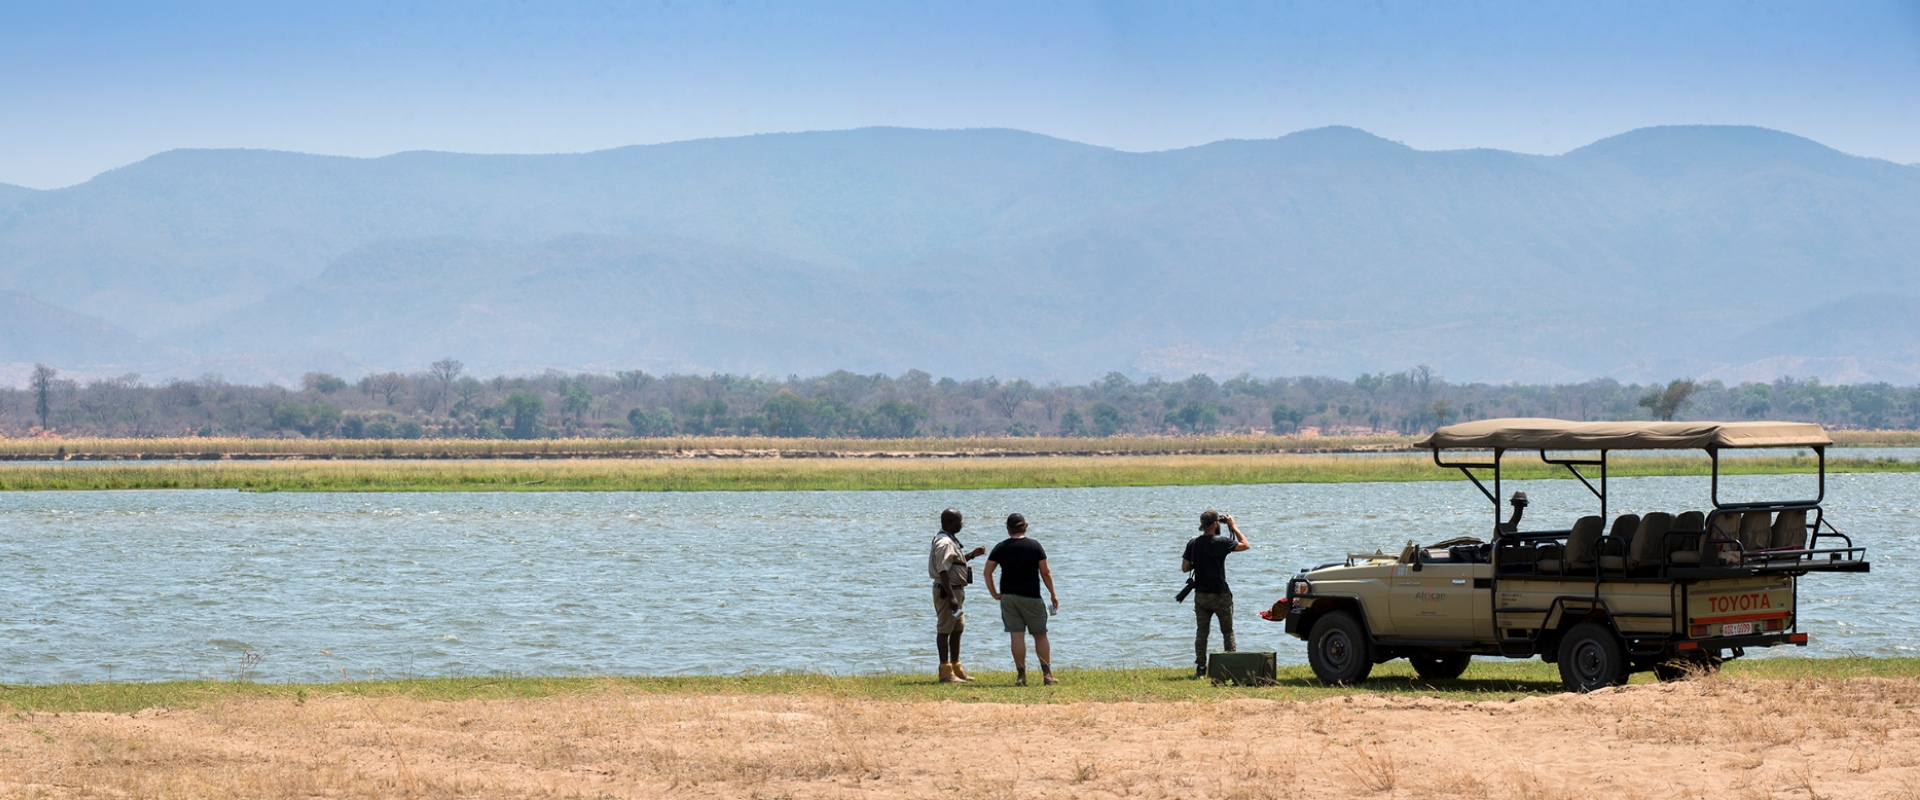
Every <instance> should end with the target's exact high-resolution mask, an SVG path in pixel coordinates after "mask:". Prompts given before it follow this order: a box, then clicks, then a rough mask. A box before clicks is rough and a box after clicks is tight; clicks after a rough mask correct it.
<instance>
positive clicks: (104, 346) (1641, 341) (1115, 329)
mask: <svg viewBox="0 0 1920 800" xmlns="http://www.w3.org/2000/svg"><path fill="white" fill-rule="evenodd" d="M1916 312H1920V167H1916V166H1907V165H1899V164H1893V163H1890V162H1885V161H1878V160H1873V159H1866V158H1859V157H1855V156H1850V155H1846V154H1844V153H1840V152H1838V151H1835V150H1832V149H1830V148H1827V147H1824V146H1822V145H1820V144H1817V143H1815V142H1812V141H1808V140H1806V139H1802V138H1799V137H1796V136H1792V135H1789V134H1785V133H1780V132H1776V131H1770V130H1765V129H1760V128H1746V127H1665V128H1649V129H1642V130H1637V131H1633V132H1630V133H1626V134H1622V135H1620V136H1616V137H1612V138H1609V139H1605V140H1602V141H1599V142H1596V143H1594V144H1592V145H1589V146H1587V147H1583V148H1580V149H1578V150H1575V151H1572V152H1570V153H1567V154H1565V155H1561V156H1530V155H1522V154H1516V153H1509V152H1502V151H1494V150H1466V151H1447V152H1424V151H1418V150H1413V149H1411V148H1408V147H1405V146H1403V145H1400V144H1397V143H1394V142H1390V141H1387V140H1384V139H1381V138H1378V137H1375V136H1372V135H1370V134H1367V133H1365V132H1363V131H1359V130H1355V129H1351V128H1324V129H1319V130H1311V131H1304V132H1301V133H1296V134H1293V135H1290V136H1285V137H1281V138H1278V139H1272V140H1262V141H1223V142H1216V143H1214V144H1209V145H1205V146H1201V147H1194V148H1188V149H1184V150H1173V151H1165V152H1155V153H1127V152H1119V151H1114V150H1108V149H1105V148H1100V147H1093V146H1089V145H1083V144H1076V143H1073V142H1067V141H1062V140H1058V139H1052V138H1048V137H1045V136H1040V135H1036V134H1030V133H1023V132H1019V131H1007V130H964V131H927V130H907V129H891V128H874V129H863V130H854V131H839V132H822V133H800V134H777V135H763V136H751V137H743V138H734V139H711V140H701V141H693V142H682V143H676V144H665V145H648V146H636V147H625V148H619V149H615V150H607V151H602V152H595V153H584V154H576V155H537V156H511V155H459V154H450V153H432V152H415V153H401V154H398V155H393V156H388V157H385V158H375V159H355V158H340V157H330V156H314V155H303V154H298V153H283V152H268V151H253V150H180V151H173V152H168V153H162V154H160V155H156V156H154V157H152V158H148V159H146V160H144V161H141V162H139V163H136V164H132V165H129V166H126V167H122V168H120V169H116V170H112V171H110V172H107V173H104V174H102V175H100V176H98V177H95V178H94V179H92V180H90V181H87V182H86V183H82V184H79V185H76V186H71V187H67V188H64V189H57V190H51V191H35V190H30V189H23V188H20V187H15V186H7V185H4V184H0V364H4V363H5V362H12V366H11V367H0V382H3V383H18V382H19V381H18V378H17V377H16V376H18V375H22V374H24V369H23V368H22V367H21V365H23V364H30V363H31V362H34V361H45V362H47V363H51V364H54V365H55V366H59V367H61V368H62V369H65V370H69V371H77V372H81V373H117V372H124V371H138V372H143V373H146V374H147V375H149V376H150V377H159V376H166V375H184V376H189V377H191V376H193V375H197V374H199V373H200V372H205V371H212V372H220V373H222V374H224V375H225V376H226V377H227V379H228V380H234V381H246V382H253V381H261V380H281V381H287V380H291V379H294V378H297V376H298V375H299V374H300V373H302V372H304V371H307V370H309V369H325V370H329V371H335V372H339V373H341V374H345V375H347V376H348V377H357V375H358V374H360V373H362V372H365V371H367V370H372V369H402V370H406V369H417V368H420V367H423V366H424V365H425V364H427V363H428V362H430V361H433V360H435V359H438V358H443V357H449V356H451V357H454V358H458V359H461V360H462V361H464V362H466V363H467V364H468V365H469V366H470V367H472V368H473V369H474V370H475V371H477V372H480V373H482V374H488V373H491V372H496V371H538V370H540V369H543V368H546V367H557V368H563V369H590V370H603V371H611V370H614V369H629V368H635V367H638V368H644V369H648V370H652V371H656V372H658V371H680V372H703V373H704V372H710V371H724V372H744V373H764V374H778V375H785V374H788V373H799V374H813V373H818V372H824V371H827V370H832V369H839V368H845V369H851V370H854V371H858V372H887V373H890V374H897V373H899V372H901V371H904V370H906V369H909V368H919V369H924V370H927V371H930V372H933V373H935V374H941V375H955V376H978V375H989V374H993V375H999V376H1001V377H1011V376H1016V375H1017V376H1024V377H1029V378H1035V379H1041V380H1047V379H1058V380H1068V381H1077V380H1082V379H1086V378H1088V377H1091V376H1095V375H1099V374H1103V373H1105V372H1107V371H1109V370H1116V369H1117V370H1121V371H1126V372H1131V373H1133V374H1135V375H1146V374H1161V375H1165V376H1167V377H1170V378H1180V377H1185V376H1186V375H1188V374H1191V373H1193V372H1210V373H1214V374H1216V375H1230V374H1233V373H1238V372H1241V371H1250V372H1253V373H1255V374H1261V375H1292V374H1329V375H1336V376H1341V377H1351V376H1353V375H1355V374H1358V373H1360V372H1370V371H1378V370H1400V369H1404V368H1406V367H1409V366H1412V365H1414V364H1420V363H1425V364H1430V365H1432V366H1433V367H1435V368H1436V369H1437V370H1438V371H1439V372H1440V373H1441V374H1442V375H1444V376H1446V377H1447V378H1449V379H1451V380H1455V381H1469V380H1491V381H1508V380H1513V381H1529V382H1531V381H1578V380H1584V379H1587V378H1590V377H1595V376H1601V375H1612V376H1615V377H1619V378H1621V379H1623V380H1650V379H1664V378H1670V377H1679V376H1683V375H1691V376H1694V377H1720V378H1723V379H1727V380H1729V381H1737V380H1742V379H1768V378H1772V377H1775V376H1777V375H1781V374H1792V375H1799V376H1808V375H1818V376H1821V377H1823V378H1825V379H1827V380H1830V381H1836V380H1837V381H1848V382H1852V381H1862V380H1888V381H1892V382H1896V383H1902V384H1911V383H1915V382H1920V322H1916V320H1920V315H1917V314H1916Z"/></svg>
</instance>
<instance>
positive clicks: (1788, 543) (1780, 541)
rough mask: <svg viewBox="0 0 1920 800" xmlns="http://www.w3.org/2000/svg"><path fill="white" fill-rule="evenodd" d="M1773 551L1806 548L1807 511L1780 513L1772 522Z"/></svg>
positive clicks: (1795, 510) (1801, 509)
mask: <svg viewBox="0 0 1920 800" xmlns="http://www.w3.org/2000/svg"><path fill="white" fill-rule="evenodd" d="M1771 544H1772V546H1773V549H1775V550H1781V549H1786V550H1799V549H1801V548H1804V547H1806V546H1807V510H1806V509H1804V508H1799V509H1794V510H1792V511H1782V512H1780V516H1778V517H1775V518H1774V520H1773V541H1772V543H1771Z"/></svg>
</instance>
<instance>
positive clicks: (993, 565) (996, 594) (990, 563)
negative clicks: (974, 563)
mask: <svg viewBox="0 0 1920 800" xmlns="http://www.w3.org/2000/svg"><path fill="white" fill-rule="evenodd" d="M999 567H1000V562H998V561H994V560H993V559H987V594H988V595H989V596H991V597H992V598H993V599H995V600H998V599H1000V590H999V589H995V588H993V571H994V570H996V569H999Z"/></svg>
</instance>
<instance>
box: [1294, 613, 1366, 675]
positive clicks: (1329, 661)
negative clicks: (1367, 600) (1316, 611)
mask: <svg viewBox="0 0 1920 800" xmlns="http://www.w3.org/2000/svg"><path fill="white" fill-rule="evenodd" d="M1307 665H1308V666H1310V667H1313V674H1314V675H1315V676H1317V677H1319V678H1320V680H1322V681H1325V682H1327V683H1331V684H1333V685H1335V686H1346V685H1350V684H1355V683H1359V682H1361V681H1364V680H1366V679H1367V675H1369V674H1371V673H1372V672H1373V648H1372V646H1371V645H1369V644H1368V643H1367V632H1366V629H1365V628H1362V627H1360V620H1358V619H1355V618H1354V616H1353V614H1351V613H1348V612H1345V611H1335V612H1333V613H1331V614H1328V615H1326V616H1324V617H1321V618H1320V620H1319V621H1318V622H1315V623H1313V632H1312V633H1310V634H1308V635H1307Z"/></svg>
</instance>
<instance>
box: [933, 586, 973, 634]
mask: <svg viewBox="0 0 1920 800" xmlns="http://www.w3.org/2000/svg"><path fill="white" fill-rule="evenodd" d="M950 591H952V592H953V599H952V600H948V599H947V598H944V597H941V596H940V587H938V586H935V587H933V624H934V628H933V630H934V632H935V633H953V632H954V631H957V630H962V629H965V628H966V627H967V613H966V612H965V611H962V610H960V607H961V606H963V605H965V604H966V602H967V587H965V586H956V587H954V588H953V589H951V590H950Z"/></svg>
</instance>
